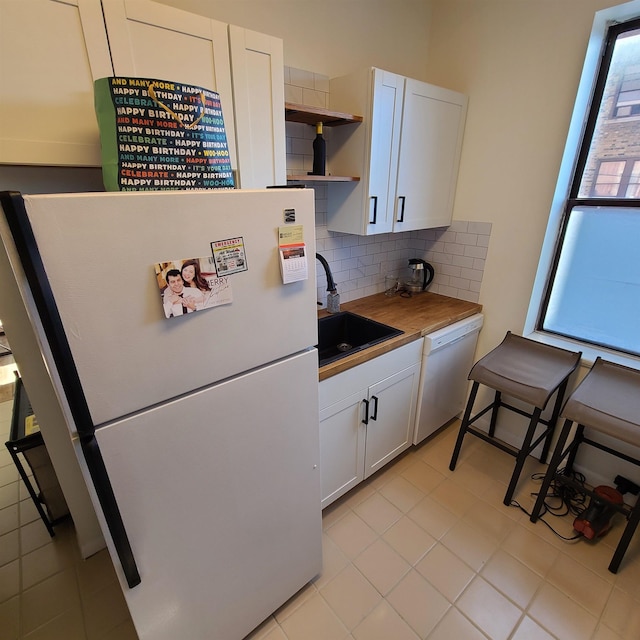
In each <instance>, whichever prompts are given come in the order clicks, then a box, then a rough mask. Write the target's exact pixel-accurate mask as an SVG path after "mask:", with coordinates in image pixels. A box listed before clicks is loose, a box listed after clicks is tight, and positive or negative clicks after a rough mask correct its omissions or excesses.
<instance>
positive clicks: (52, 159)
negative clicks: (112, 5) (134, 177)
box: [0, 0, 113, 167]
mask: <svg viewBox="0 0 640 640" xmlns="http://www.w3.org/2000/svg"><path fill="white" fill-rule="evenodd" d="M109 75H113V69H112V67H111V58H110V56H109V47H108V43H107V36H106V33H105V28H104V22H103V20H102V9H101V7H100V2H99V1H96V0H65V1H64V2H58V1H56V0H29V1H28V2H24V1H22V0H15V1H10V2H6V1H2V2H0V163H2V164H22V165H34V164H40V165H51V166H56V165H57V166H97V167H99V166H100V164H101V162H100V142H99V133H98V124H97V121H96V116H95V110H94V106H93V80H94V79H95V78H99V77H102V76H109Z"/></svg>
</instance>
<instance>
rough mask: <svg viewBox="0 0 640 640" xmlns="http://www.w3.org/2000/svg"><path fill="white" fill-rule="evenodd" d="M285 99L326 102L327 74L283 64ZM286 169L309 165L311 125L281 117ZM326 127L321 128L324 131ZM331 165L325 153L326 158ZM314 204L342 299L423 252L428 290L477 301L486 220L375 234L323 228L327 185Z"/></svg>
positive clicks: (400, 270) (376, 287)
mask: <svg viewBox="0 0 640 640" xmlns="http://www.w3.org/2000/svg"><path fill="white" fill-rule="evenodd" d="M285 100H286V101H287V102H295V103H299V104H307V105H309V106H315V107H322V108H327V107H328V105H329V78H328V77H327V76H323V75H320V74H316V73H312V72H309V71H304V70H301V69H294V68H292V67H285ZM286 135H287V173H288V174H289V175H294V174H297V175H300V174H304V173H306V172H307V171H310V170H311V167H312V163H313V155H312V148H311V140H312V139H313V137H314V136H315V129H314V127H312V126H309V125H306V124H299V123H293V122H287V123H286ZM330 135H331V128H330V127H327V128H326V129H325V136H327V137H330ZM327 168H328V170H330V168H331V158H327ZM313 188H314V191H315V204H316V247H317V251H318V252H319V253H322V255H323V256H324V257H325V258H326V260H327V261H328V262H329V265H330V267H331V270H332V275H333V278H334V280H335V282H336V285H337V287H338V292H339V293H340V298H341V300H342V302H349V301H350V300H356V299H358V298H362V297H364V296H368V295H371V294H373V293H378V292H380V291H382V290H383V289H384V277H385V275H387V274H394V275H396V276H398V277H399V278H400V279H403V278H405V277H406V276H407V275H408V259H409V258H424V259H425V260H427V261H428V262H429V263H430V264H432V265H433V268H434V270H435V277H434V280H433V282H432V284H431V286H430V288H429V290H430V291H433V292H434V293H439V294H441V295H445V296H451V297H454V298H460V299H461V300H468V301H470V302H477V301H478V299H479V294H480V286H481V282H482V275H483V272H484V266H485V259H486V257H487V250H488V247H489V239H490V236H491V223H490V222H472V221H465V220H454V221H453V222H452V223H451V225H450V226H449V227H439V228H436V229H421V230H419V231H410V232H405V233H398V234H394V233H387V234H381V235H377V236H352V235H349V234H342V233H335V232H332V231H329V230H328V229H327V226H326V224H327V223H326V219H327V189H330V188H331V185H320V184H319V185H314V187H313ZM316 284H317V289H318V300H319V301H321V302H322V303H323V305H324V303H325V301H326V293H327V292H326V289H327V284H326V278H325V274H324V270H323V269H322V268H321V267H319V268H318V269H317V282H316Z"/></svg>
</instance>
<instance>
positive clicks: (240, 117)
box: [229, 25, 287, 189]
mask: <svg viewBox="0 0 640 640" xmlns="http://www.w3.org/2000/svg"><path fill="white" fill-rule="evenodd" d="M229 45H230V51H231V68H232V82H233V99H234V106H235V121H236V122H235V124H236V136H237V145H238V169H239V174H240V180H239V182H240V184H239V185H237V186H239V187H241V188H243V189H263V188H265V187H267V186H270V185H275V184H280V185H283V184H286V180H287V167H286V145H285V125H284V53H283V43H282V40H280V39H279V38H274V37H272V36H267V35H265V34H263V33H257V32H255V31H250V30H249V29H242V28H240V27H236V26H233V25H229Z"/></svg>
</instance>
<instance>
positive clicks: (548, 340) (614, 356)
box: [525, 331, 640, 369]
mask: <svg viewBox="0 0 640 640" xmlns="http://www.w3.org/2000/svg"><path fill="white" fill-rule="evenodd" d="M525 338H529V339H530V340H536V341H537V342H542V343H544V344H550V345H553V346H554V347H560V348H561V349H568V350H569V351H582V360H581V364H582V366H584V367H591V366H592V365H593V363H594V362H595V360H596V358H597V357H598V356H600V357H601V358H602V359H603V360H608V361H609V362H615V363H616V364H621V365H623V366H625V367H631V368H632V369H640V357H637V356H630V355H626V354H623V353H620V352H619V351H613V350H611V349H606V348H605V347H596V346H594V345H592V344H586V343H584V342H579V341H578V340H572V339H571V338H564V337H562V336H556V335H553V334H551V333H545V332H543V331H532V332H531V333H529V334H526V335H525Z"/></svg>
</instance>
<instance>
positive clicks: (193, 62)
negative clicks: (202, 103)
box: [102, 0, 238, 171]
mask: <svg viewBox="0 0 640 640" xmlns="http://www.w3.org/2000/svg"><path fill="white" fill-rule="evenodd" d="M102 4H103V9H104V19H105V23H106V26H107V35H108V36H109V47H110V49H111V58H112V60H113V71H114V74H115V75H116V76H134V77H140V78H158V79H159V80H174V81H178V82H184V83H186V84H192V85H197V86H199V87H203V88H205V89H210V90H211V91H217V92H218V93H219V94H220V102H221V104H222V114H223V116H224V121H225V127H226V131H227V143H228V145H229V155H230V157H231V166H232V168H233V169H234V171H235V170H236V169H237V168H238V163H237V155H236V137H235V126H234V119H233V91H232V87H231V64H230V60H229V44H228V35H227V25H226V24H225V23H223V22H218V21H216V20H211V19H210V18H206V17H203V16H200V15H196V14H194V13H189V12H187V11H182V10H180V9H175V8H173V7H169V6H166V5H163V4H159V3H157V2H152V0H103V3H102Z"/></svg>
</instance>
